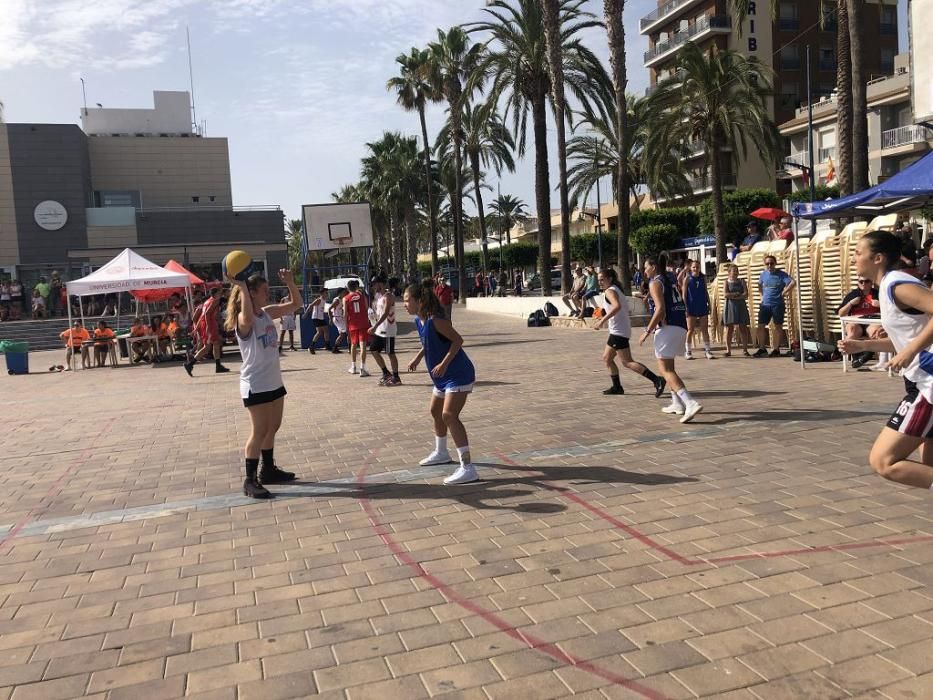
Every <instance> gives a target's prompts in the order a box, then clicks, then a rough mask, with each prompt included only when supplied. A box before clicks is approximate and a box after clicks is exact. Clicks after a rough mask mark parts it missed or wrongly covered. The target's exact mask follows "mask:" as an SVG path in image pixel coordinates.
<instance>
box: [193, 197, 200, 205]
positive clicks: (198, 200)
mask: <svg viewBox="0 0 933 700" xmlns="http://www.w3.org/2000/svg"><path fill="white" fill-rule="evenodd" d="M191 201H192V202H194V203H195V204H197V203H198V202H200V201H201V198H200V197H192V198H191Z"/></svg>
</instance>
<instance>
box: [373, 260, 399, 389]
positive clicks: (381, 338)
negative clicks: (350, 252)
mask: <svg viewBox="0 0 933 700" xmlns="http://www.w3.org/2000/svg"><path fill="white" fill-rule="evenodd" d="M386 284H387V282H386V278H385V277H383V276H382V275H377V276H376V277H374V278H373V294H374V298H375V303H374V304H373V309H374V315H373V317H372V324H373V325H372V326H370V327H369V335H370V337H371V338H372V340H370V342H369V351H370V352H371V353H372V356H373V359H375V360H376V364H377V365H379V369H381V370H382V379H380V380H379V386H398V385H399V384H401V383H402V379H401V377H399V376H398V357H397V356H396V354H395V338H396V336H398V324H397V323H396V322H395V295H394V294H393V293H392V290H393V289H394V288H395V286H396V285H397V284H398V280H396V279H394V278H393V279H390V280H389V281H388V287H387V286H386ZM382 353H385V354H386V355H388V356H389V364H390V366H391V367H392V373H391V374H390V373H389V368H388V367H386V361H385V360H384V359H383V358H382Z"/></svg>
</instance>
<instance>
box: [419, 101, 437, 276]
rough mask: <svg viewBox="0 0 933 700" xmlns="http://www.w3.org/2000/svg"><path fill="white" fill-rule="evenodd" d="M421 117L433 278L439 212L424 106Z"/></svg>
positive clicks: (435, 271)
mask: <svg viewBox="0 0 933 700" xmlns="http://www.w3.org/2000/svg"><path fill="white" fill-rule="evenodd" d="M418 115H419V116H420V117H421V138H422V140H423V141H424V177H425V185H426V186H427V192H428V229H429V230H430V232H431V276H432V277H433V276H434V275H436V274H437V211H436V210H435V208H434V182H433V180H434V178H432V177H431V147H430V146H429V145H428V123H427V121H425V118H424V106H421V107H420V108H419V109H418Z"/></svg>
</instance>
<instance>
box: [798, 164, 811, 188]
mask: <svg viewBox="0 0 933 700" xmlns="http://www.w3.org/2000/svg"><path fill="white" fill-rule="evenodd" d="M800 172H801V174H802V175H803V186H804V187H809V186H810V168H801V169H800Z"/></svg>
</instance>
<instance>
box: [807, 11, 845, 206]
mask: <svg viewBox="0 0 933 700" xmlns="http://www.w3.org/2000/svg"><path fill="white" fill-rule="evenodd" d="M847 1H848V0H837V5H838V9H837V11H836V19H837V26H838V29H837V31H836V160H837V161H838V162H837V163H836V164H835V165H836V181H837V182H838V183H839V195H840V196H841V197H845V196H846V195H848V194H852V51H851V49H850V46H849V9H848V7H847ZM813 145H814V147H816V146H817V144H816V142H815V141H814V144H813ZM813 162H814V163H815V164H816V165H817V166H819V165H822V164H821V163H820V161H819V158H817V157H816V153H814V154H813ZM811 176H812V177H816V173H811Z"/></svg>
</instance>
